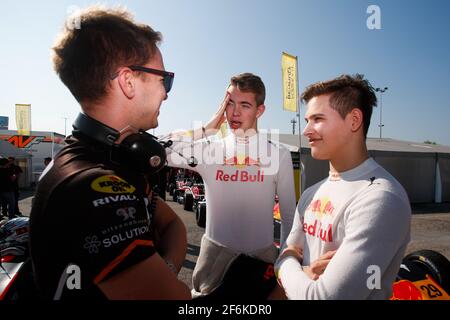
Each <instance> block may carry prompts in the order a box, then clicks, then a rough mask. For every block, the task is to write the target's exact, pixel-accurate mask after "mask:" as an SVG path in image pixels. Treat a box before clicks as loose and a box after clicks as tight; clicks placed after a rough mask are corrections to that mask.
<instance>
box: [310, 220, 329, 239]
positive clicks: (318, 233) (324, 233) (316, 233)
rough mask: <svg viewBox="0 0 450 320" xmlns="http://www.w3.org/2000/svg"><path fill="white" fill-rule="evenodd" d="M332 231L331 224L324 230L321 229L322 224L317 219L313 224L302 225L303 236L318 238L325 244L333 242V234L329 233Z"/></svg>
mask: <svg viewBox="0 0 450 320" xmlns="http://www.w3.org/2000/svg"><path fill="white" fill-rule="evenodd" d="M317 223H319V225H317ZM332 229H333V225H332V224H328V226H327V227H326V229H325V228H323V227H322V222H320V221H318V220H317V219H316V220H315V221H314V224H308V223H307V222H305V223H303V232H304V233H305V234H309V235H310V236H313V237H317V238H320V239H321V240H322V241H325V242H333V233H332V231H331V230H332Z"/></svg>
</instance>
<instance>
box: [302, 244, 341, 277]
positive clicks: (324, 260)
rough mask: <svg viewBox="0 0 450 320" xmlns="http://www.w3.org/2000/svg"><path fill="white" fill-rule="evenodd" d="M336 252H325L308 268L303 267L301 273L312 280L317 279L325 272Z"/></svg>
mask: <svg viewBox="0 0 450 320" xmlns="http://www.w3.org/2000/svg"><path fill="white" fill-rule="evenodd" d="M336 251H337V250H333V251H328V252H326V253H325V254H323V255H322V256H320V257H319V258H318V259H317V260H315V261H314V262H313V263H311V265H310V266H305V267H303V272H304V273H306V275H307V276H308V277H310V278H311V279H312V280H317V279H319V277H320V276H321V275H322V274H323V273H324V272H325V269H326V268H327V266H328V264H329V263H330V261H331V259H332V258H333V256H334V255H335V253H336Z"/></svg>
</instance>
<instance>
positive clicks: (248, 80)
mask: <svg viewBox="0 0 450 320" xmlns="http://www.w3.org/2000/svg"><path fill="white" fill-rule="evenodd" d="M230 82H231V85H233V86H235V87H236V88H238V89H239V90H241V91H242V92H252V93H254V94H255V100H256V104H257V106H259V105H261V104H263V103H264V100H265V99H266V87H265V86H264V83H263V82H262V80H261V78H260V77H258V76H257V75H254V74H253V73H241V74H238V75H236V76H234V77H231V80H230Z"/></svg>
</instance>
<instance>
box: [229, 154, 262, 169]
mask: <svg viewBox="0 0 450 320" xmlns="http://www.w3.org/2000/svg"><path fill="white" fill-rule="evenodd" d="M224 165H226V166H238V167H245V166H258V167H259V165H260V162H259V159H257V160H255V159H252V158H251V157H248V156H247V157H245V156H239V155H238V156H234V157H231V158H228V159H226V158H225V159H224Z"/></svg>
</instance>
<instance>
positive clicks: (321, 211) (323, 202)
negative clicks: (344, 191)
mask: <svg viewBox="0 0 450 320" xmlns="http://www.w3.org/2000/svg"><path fill="white" fill-rule="evenodd" d="M306 211H311V212H312V213H314V214H316V215H319V216H323V215H332V214H333V211H334V206H333V203H331V201H330V200H329V199H328V198H323V199H317V200H313V201H311V203H310V204H309V206H308V208H306Z"/></svg>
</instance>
